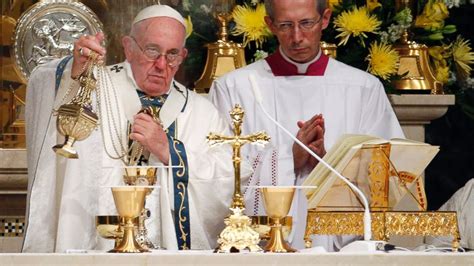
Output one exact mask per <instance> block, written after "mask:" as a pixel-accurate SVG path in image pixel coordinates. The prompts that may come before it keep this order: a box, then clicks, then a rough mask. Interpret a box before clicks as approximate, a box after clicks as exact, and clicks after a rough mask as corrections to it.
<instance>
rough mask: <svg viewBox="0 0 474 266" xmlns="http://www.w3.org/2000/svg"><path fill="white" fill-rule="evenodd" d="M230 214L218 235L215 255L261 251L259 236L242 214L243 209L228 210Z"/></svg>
mask: <svg viewBox="0 0 474 266" xmlns="http://www.w3.org/2000/svg"><path fill="white" fill-rule="evenodd" d="M230 210H231V211H232V214H231V215H230V216H229V217H227V218H226V219H225V220H224V223H225V225H226V227H225V228H224V230H222V232H221V233H220V235H219V239H218V240H217V243H218V244H219V246H218V247H217V248H216V251H215V252H217V253H237V252H241V251H243V250H248V251H250V252H258V251H262V249H261V248H260V247H259V246H258V243H259V242H260V237H259V234H258V233H257V232H256V231H255V230H253V229H252V227H251V224H252V221H251V219H250V218H249V217H247V216H246V215H244V214H243V211H244V208H239V207H236V208H230Z"/></svg>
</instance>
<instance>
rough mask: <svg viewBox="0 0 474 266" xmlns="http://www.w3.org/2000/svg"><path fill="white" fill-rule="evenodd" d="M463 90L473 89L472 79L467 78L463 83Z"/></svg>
mask: <svg viewBox="0 0 474 266" xmlns="http://www.w3.org/2000/svg"><path fill="white" fill-rule="evenodd" d="M464 82H465V86H463V88H464V89H471V90H472V89H474V78H467V79H466V80H465V81H464Z"/></svg>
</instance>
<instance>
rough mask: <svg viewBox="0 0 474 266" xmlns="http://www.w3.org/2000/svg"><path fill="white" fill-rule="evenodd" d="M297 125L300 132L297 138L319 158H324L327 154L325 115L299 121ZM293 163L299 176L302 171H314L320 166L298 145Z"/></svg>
mask: <svg viewBox="0 0 474 266" xmlns="http://www.w3.org/2000/svg"><path fill="white" fill-rule="evenodd" d="M297 125H298V128H299V130H298V133H297V134H296V138H297V139H298V140H300V141H301V142H302V143H303V144H305V145H306V146H307V147H308V148H309V149H311V151H313V152H314V153H316V154H317V155H318V156H320V157H323V156H324V155H325V154H326V149H325V148H324V131H325V128H324V118H323V115H322V114H318V115H315V116H313V117H312V118H311V119H310V120H308V121H298V122H297ZM293 162H294V170H295V173H296V174H297V175H298V174H299V173H301V172H302V171H305V170H311V169H313V168H314V167H315V166H316V165H317V164H318V161H317V160H316V158H314V157H313V156H311V154H309V153H308V152H307V151H305V150H304V149H303V148H302V147H300V145H298V144H297V143H294V144H293Z"/></svg>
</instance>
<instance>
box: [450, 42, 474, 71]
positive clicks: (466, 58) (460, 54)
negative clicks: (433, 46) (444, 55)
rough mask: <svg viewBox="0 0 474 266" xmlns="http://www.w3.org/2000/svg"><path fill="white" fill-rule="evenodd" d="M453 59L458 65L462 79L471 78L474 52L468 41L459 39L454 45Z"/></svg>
mask: <svg viewBox="0 0 474 266" xmlns="http://www.w3.org/2000/svg"><path fill="white" fill-rule="evenodd" d="M453 59H454V63H456V72H457V73H458V75H459V76H460V77H461V78H462V79H465V78H468V77H469V76H471V70H472V68H471V66H470V65H472V64H473V63H474V52H472V48H471V46H470V45H469V41H468V40H464V39H463V38H461V37H459V36H458V38H457V39H456V41H455V42H454V44H453Z"/></svg>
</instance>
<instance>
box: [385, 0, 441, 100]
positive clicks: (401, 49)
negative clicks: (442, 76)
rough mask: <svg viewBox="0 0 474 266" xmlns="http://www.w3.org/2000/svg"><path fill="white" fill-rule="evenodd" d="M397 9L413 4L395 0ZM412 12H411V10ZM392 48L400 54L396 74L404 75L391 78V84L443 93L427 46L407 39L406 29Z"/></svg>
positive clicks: (406, 0) (400, 88) (411, 89)
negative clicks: (431, 65) (430, 60)
mask: <svg viewBox="0 0 474 266" xmlns="http://www.w3.org/2000/svg"><path fill="white" fill-rule="evenodd" d="M396 5H397V7H398V8H399V9H403V8H410V9H411V7H412V6H413V1H411V0H399V1H396ZM412 13H413V12H412ZM393 48H394V49H395V50H396V51H397V52H398V54H399V56H400V63H399V67H398V71H397V75H400V76H402V75H404V74H405V73H407V75H406V76H403V77H402V78H400V79H397V80H393V81H392V84H393V86H394V87H395V88H396V89H398V90H410V91H426V92H430V93H431V94H443V83H441V82H440V81H438V80H436V78H435V76H434V74H433V71H432V70H431V67H430V63H429V55H428V47H427V46H426V45H424V44H419V43H416V42H414V41H410V40H409V33H408V30H405V31H404V32H403V34H402V36H401V38H400V40H399V42H398V43H396V44H394V45H393Z"/></svg>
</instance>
